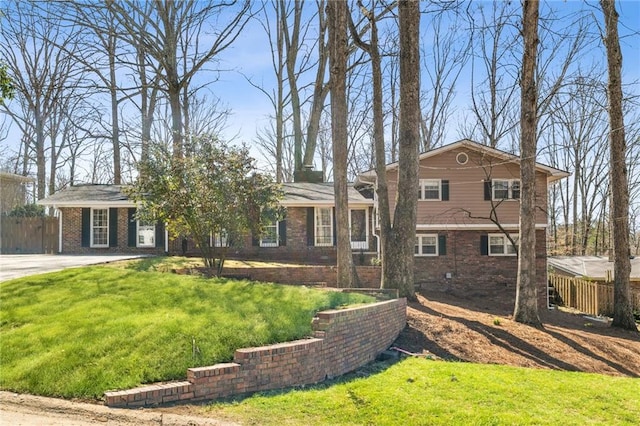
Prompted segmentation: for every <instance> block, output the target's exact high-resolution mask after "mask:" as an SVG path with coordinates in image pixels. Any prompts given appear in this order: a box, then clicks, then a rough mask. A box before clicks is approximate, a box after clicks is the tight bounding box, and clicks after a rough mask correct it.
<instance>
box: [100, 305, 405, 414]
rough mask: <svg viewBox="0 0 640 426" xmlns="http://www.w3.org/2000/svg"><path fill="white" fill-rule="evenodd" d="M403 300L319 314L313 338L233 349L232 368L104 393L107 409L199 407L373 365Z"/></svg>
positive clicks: (397, 324)
mask: <svg viewBox="0 0 640 426" xmlns="http://www.w3.org/2000/svg"><path fill="white" fill-rule="evenodd" d="M406 305H407V302H406V299H394V300H390V301H386V302H378V303H374V304H370V305H366V306H361V307H356V308H350V309H342V310H331V311H324V312H319V313H318V314H317V316H316V318H314V319H313V331H314V333H313V338H310V339H303V340H296V341H293V342H287V343H280V344H276V345H270V346H263V347H257V348H246V349H238V350H237V351H236V352H235V355H234V359H233V362H230V363H224V364H216V365H213V366H210V367H199V368H190V369H189V370H188V371H187V380H186V381H182V382H174V383H168V384H154V385H149V386H143V387H140V388H135V389H131V390H126V391H117V392H107V393H106V394H105V398H106V404H107V405H108V406H111V407H139V406H148V405H157V404H164V403H169V402H177V401H202V400H211V399H216V398H223V397H228V396H232V395H240V394H245V393H251V392H258V391H264V390H271V389H279V388H285V387H290V386H299V385H304V384H313V383H318V382H321V381H323V380H325V379H327V378H332V377H336V376H339V375H341V374H344V373H347V372H349V371H353V370H355V369H357V368H358V367H360V366H362V365H364V364H366V363H368V362H370V361H373V360H374V359H375V358H376V356H377V355H378V354H379V353H381V352H382V351H384V350H385V349H387V348H388V347H389V346H390V345H391V344H392V343H393V341H394V340H395V339H396V337H397V336H398V334H399V333H400V331H401V330H402V329H403V328H404V326H405V323H406Z"/></svg>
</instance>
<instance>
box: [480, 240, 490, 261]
mask: <svg viewBox="0 0 640 426" xmlns="http://www.w3.org/2000/svg"><path fill="white" fill-rule="evenodd" d="M480 254H481V255H482V256H488V255H489V236H488V235H480Z"/></svg>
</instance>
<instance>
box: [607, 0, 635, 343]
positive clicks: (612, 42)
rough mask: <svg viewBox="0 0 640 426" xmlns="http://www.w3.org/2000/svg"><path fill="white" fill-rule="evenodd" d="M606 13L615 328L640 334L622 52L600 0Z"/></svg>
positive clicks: (614, 16)
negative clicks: (634, 301)
mask: <svg viewBox="0 0 640 426" xmlns="http://www.w3.org/2000/svg"><path fill="white" fill-rule="evenodd" d="M600 5H601V6H602V12H603V13H604V20H605V28H606V35H605V38H604V43H605V47H606V48H607V63H608V69H609V85H608V88H607V94H608V96H609V126H610V133H609V145H610V150H611V156H610V161H611V165H610V174H611V194H612V197H611V199H612V200H611V223H612V224H613V253H614V265H613V270H614V283H613V288H614V290H613V322H612V323H611V325H612V326H614V327H620V328H623V329H626V330H634V331H637V330H638V328H637V327H636V323H635V320H634V317H633V310H632V306H631V297H630V296H631V294H630V284H629V275H630V273H631V261H630V260H629V254H630V250H629V186H628V183H627V165H626V160H625V154H626V144H625V134H624V120H623V113H622V77H621V70H622V52H621V51H620V40H619V38H618V12H617V11H616V6H615V2H614V1H612V0H600Z"/></svg>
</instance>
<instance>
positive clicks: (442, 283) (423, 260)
mask: <svg viewBox="0 0 640 426" xmlns="http://www.w3.org/2000/svg"><path fill="white" fill-rule="evenodd" d="M429 233H430V234H436V233H437V234H438V235H446V241H447V243H446V248H447V249H446V251H447V253H446V255H444V256H434V257H416V258H415V282H416V286H418V287H420V288H423V289H428V290H441V291H447V292H454V293H457V294H459V295H464V296H465V297H475V296H487V295H504V296H505V297H511V296H513V297H515V291H516V279H517V275H518V258H517V257H516V256H488V255H482V254H481V252H480V236H481V235H486V234H487V232H486V231H440V232H438V231H429ZM492 233H493V232H492ZM496 233H497V232H496ZM536 256H537V258H536V267H537V269H536V273H537V281H538V296H539V298H540V304H539V307H540V308H543V307H544V308H546V288H547V251H546V234H545V231H544V230H537V231H536ZM447 273H449V274H450V275H451V278H447Z"/></svg>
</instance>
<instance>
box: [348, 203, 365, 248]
mask: <svg viewBox="0 0 640 426" xmlns="http://www.w3.org/2000/svg"><path fill="white" fill-rule="evenodd" d="M367 217H368V215H367V210H366V209H350V210H349V228H350V233H351V248H352V249H353V250H366V249H368V248H369V239H368V234H369V224H368V220H367Z"/></svg>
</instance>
